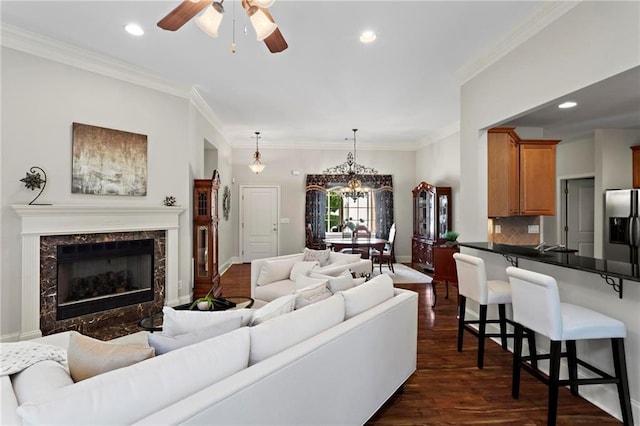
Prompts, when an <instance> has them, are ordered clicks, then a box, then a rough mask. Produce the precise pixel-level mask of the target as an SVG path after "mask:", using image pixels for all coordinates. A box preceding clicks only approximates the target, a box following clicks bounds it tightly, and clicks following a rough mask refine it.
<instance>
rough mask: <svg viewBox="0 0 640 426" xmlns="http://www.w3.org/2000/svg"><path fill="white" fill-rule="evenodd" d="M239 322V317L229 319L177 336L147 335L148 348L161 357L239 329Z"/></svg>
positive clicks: (240, 319)
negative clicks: (151, 348)
mask: <svg viewBox="0 0 640 426" xmlns="http://www.w3.org/2000/svg"><path fill="white" fill-rule="evenodd" d="M241 321H242V318H240V317H235V318H233V317H231V318H227V319H226V320H223V321H220V322H219V323H217V324H212V325H209V326H208V327H203V328H200V329H198V330H195V331H192V332H190V333H185V334H180V335H178V336H168V335H166V334H163V333H149V335H148V338H149V346H151V347H153V348H154V349H155V350H156V355H162V354H165V353H167V352H171V351H173V350H175V349H179V348H182V347H184V346H189V345H193V344H194V343H198V342H202V341H203V340H207V339H210V338H212V337H216V336H219V335H221V334H225V333H228V332H229V331H231V330H235V329H236V328H240V323H241Z"/></svg>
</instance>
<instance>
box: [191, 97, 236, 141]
mask: <svg viewBox="0 0 640 426" xmlns="http://www.w3.org/2000/svg"><path fill="white" fill-rule="evenodd" d="M189 101H190V102H191V105H193V107H194V108H195V109H196V110H198V112H199V113H200V114H202V116H203V117H204V118H205V119H206V120H207V121H208V122H209V124H211V126H213V128H214V129H215V130H217V131H218V132H219V133H220V134H221V135H223V136H224V135H225V132H224V126H223V125H222V122H221V121H220V119H219V118H218V116H217V115H216V113H215V112H213V109H211V106H210V105H209V104H208V103H207V101H205V100H204V98H203V97H202V95H201V94H200V91H199V90H198V89H197V88H196V87H192V88H191V92H190V96H189ZM224 139H225V142H227V144H228V141H227V140H226V139H227V138H226V136H225V137H224ZM229 145H230V144H229Z"/></svg>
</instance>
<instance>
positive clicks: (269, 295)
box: [253, 279, 296, 306]
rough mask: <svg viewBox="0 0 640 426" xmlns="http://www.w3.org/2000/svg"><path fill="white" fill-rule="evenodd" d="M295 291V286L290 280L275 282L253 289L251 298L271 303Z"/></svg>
mask: <svg viewBox="0 0 640 426" xmlns="http://www.w3.org/2000/svg"><path fill="white" fill-rule="evenodd" d="M294 291H296V285H295V283H294V282H293V281H291V280H290V279H286V280H282V281H276V282H275V283H271V284H269V285H260V286H257V287H255V288H254V289H253V297H254V298H255V299H259V300H264V301H265V302H271V301H273V300H276V299H277V298H278V297H280V296H283V295H285V294H293V292H294ZM254 306H255V304H254Z"/></svg>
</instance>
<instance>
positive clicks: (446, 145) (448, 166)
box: [409, 132, 469, 254]
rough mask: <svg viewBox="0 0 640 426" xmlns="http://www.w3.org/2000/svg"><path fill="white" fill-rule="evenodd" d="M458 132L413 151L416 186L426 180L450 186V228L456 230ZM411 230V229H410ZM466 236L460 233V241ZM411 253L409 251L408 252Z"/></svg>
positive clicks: (457, 215)
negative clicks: (451, 215)
mask: <svg viewBox="0 0 640 426" xmlns="http://www.w3.org/2000/svg"><path fill="white" fill-rule="evenodd" d="M459 159H460V133H459V132H456V133H454V134H452V135H449V136H447V137H445V138H443V139H441V140H438V141H434V142H432V143H429V144H428V145H425V146H423V147H422V148H420V149H418V150H417V151H416V153H415V163H416V179H415V184H414V186H416V185H417V184H418V183H420V182H427V183H430V184H432V185H436V186H450V187H451V195H452V206H451V207H452V212H453V217H452V224H451V226H452V228H453V229H452V230H453V231H457V232H459V231H458V229H459V227H458V221H459V217H460V214H459V213H458V212H459V210H460V204H458V202H459V198H460V160H459ZM410 231H411V232H413V229H411V230H410ZM465 237H466V236H464V235H461V236H460V239H459V240H460V241H464V240H465V239H466V238H465ZM467 241H469V240H467ZM409 254H411V253H409Z"/></svg>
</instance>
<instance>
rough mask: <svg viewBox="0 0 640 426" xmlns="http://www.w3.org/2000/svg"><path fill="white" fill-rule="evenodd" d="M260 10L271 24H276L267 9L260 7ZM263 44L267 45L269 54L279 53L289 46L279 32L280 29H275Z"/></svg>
mask: <svg viewBox="0 0 640 426" xmlns="http://www.w3.org/2000/svg"><path fill="white" fill-rule="evenodd" d="M260 10H262V11H263V12H264V14H265V15H267V18H269V20H271V22H276V21H275V20H274V19H273V16H271V13H270V12H269V10H268V9H265V8H263V7H261V8H260ZM264 44H266V45H267V48H268V49H269V52H271V53H279V52H282V51H283V50H285V49H286V48H287V47H289V45H288V44H287V41H286V40H285V39H284V36H283V35H282V33H281V32H280V28H276V30H275V31H274V32H273V33H271V35H270V36H269V37H267V38H265V39H264Z"/></svg>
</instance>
